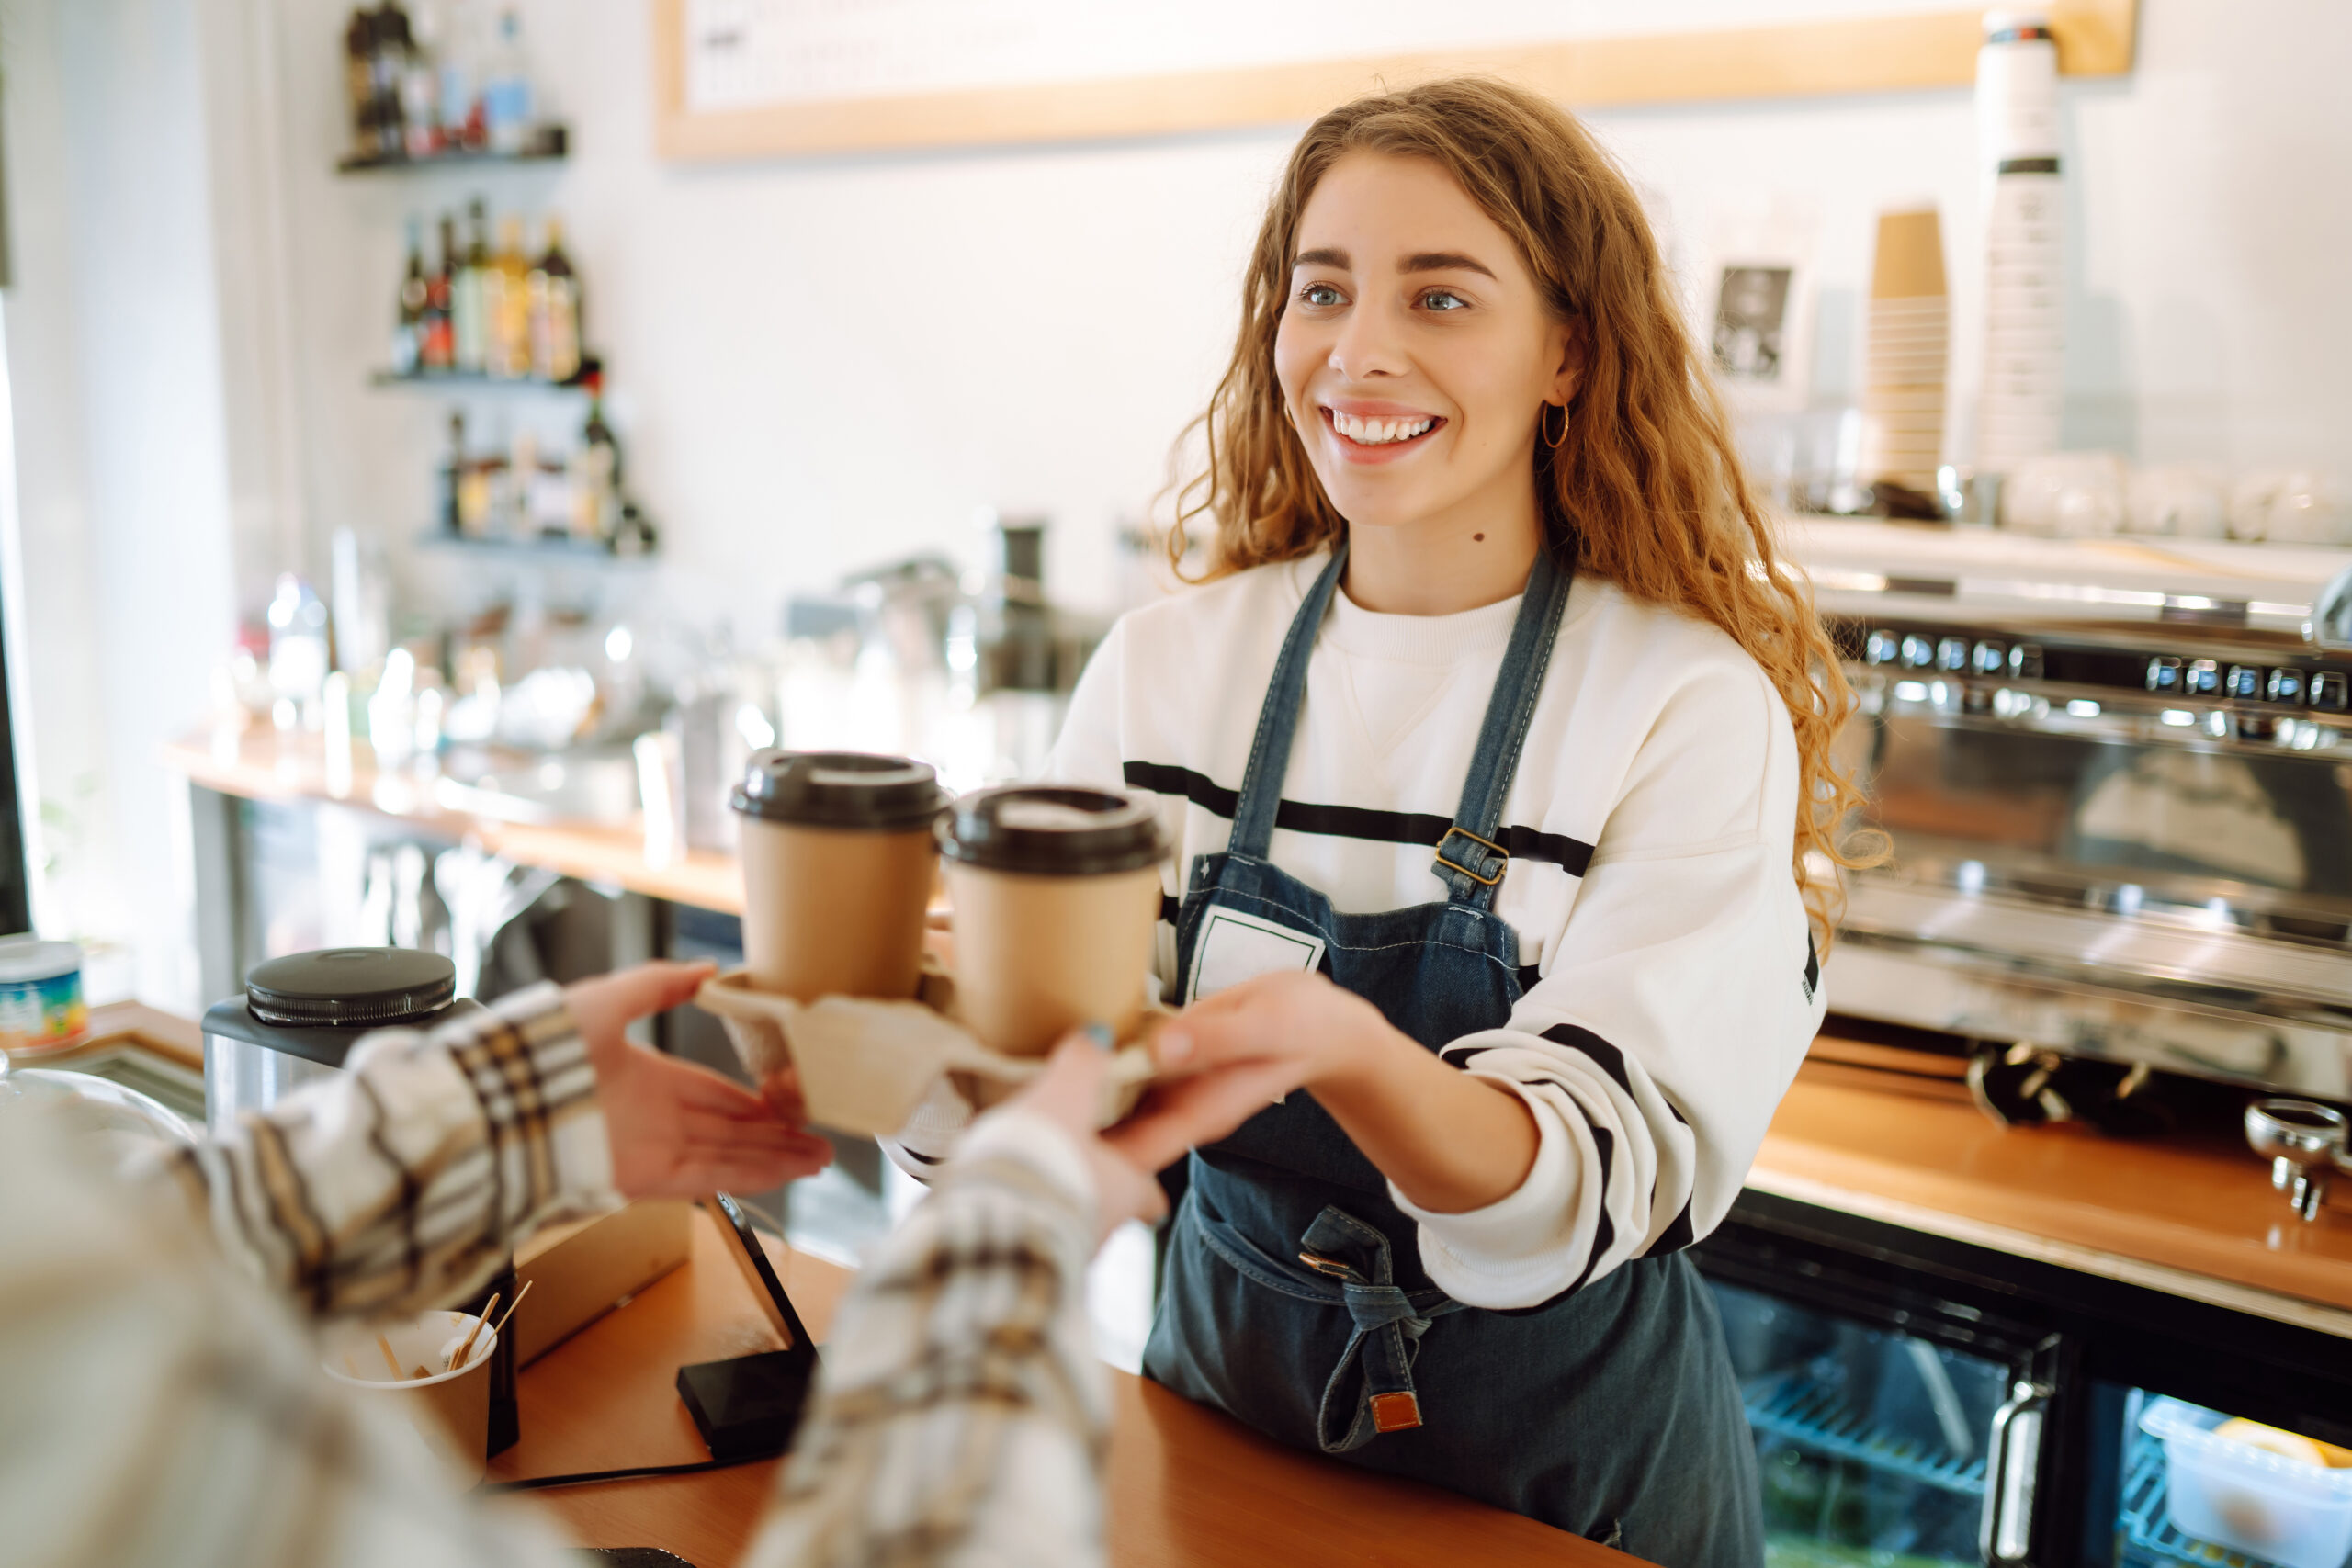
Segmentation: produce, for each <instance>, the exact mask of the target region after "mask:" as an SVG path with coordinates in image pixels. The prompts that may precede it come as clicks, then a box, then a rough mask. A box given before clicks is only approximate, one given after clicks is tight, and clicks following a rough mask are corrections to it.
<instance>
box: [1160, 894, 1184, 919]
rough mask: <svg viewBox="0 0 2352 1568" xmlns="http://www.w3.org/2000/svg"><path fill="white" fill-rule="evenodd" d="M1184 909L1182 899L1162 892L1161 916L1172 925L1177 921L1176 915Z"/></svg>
mask: <svg viewBox="0 0 2352 1568" xmlns="http://www.w3.org/2000/svg"><path fill="white" fill-rule="evenodd" d="M1183 909H1184V906H1183V903H1182V900H1180V899H1176V898H1171V897H1169V896H1168V895H1167V894H1165V893H1162V894H1161V895H1160V896H1159V918H1160V919H1163V920H1166V921H1167V922H1168V923H1169V924H1170V925H1171V926H1172V925H1174V924H1175V923H1176V917H1177V916H1178V915H1180V914H1182V912H1183Z"/></svg>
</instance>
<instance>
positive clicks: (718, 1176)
mask: <svg viewBox="0 0 2352 1568" xmlns="http://www.w3.org/2000/svg"><path fill="white" fill-rule="evenodd" d="M813 1142H814V1144H815V1145H816V1146H815V1147H813V1148H811V1147H807V1146H795V1147H793V1148H789V1149H780V1150H776V1151H775V1152H773V1153H770V1154H765V1155H707V1154H702V1153H699V1152H697V1154H696V1155H695V1157H694V1158H692V1159H689V1160H686V1161H684V1162H682V1163H681V1164H680V1165H679V1166H678V1167H677V1168H675V1169H673V1170H672V1171H671V1172H669V1173H668V1175H666V1176H664V1177H663V1178H662V1179H660V1180H658V1181H657V1182H655V1183H653V1184H652V1185H651V1186H650V1187H649V1189H648V1190H645V1191H641V1192H637V1193H632V1194H630V1196H632V1197H639V1198H701V1197H707V1196H708V1195H709V1194H710V1193H713V1192H759V1191H763V1190H766V1189H768V1188H771V1187H781V1186H783V1185H784V1184H785V1183H786V1182H787V1181H798V1180H800V1179H803V1178H806V1177H810V1176H814V1175H816V1174H817V1173H818V1172H819V1171H820V1170H822V1169H824V1168H825V1167H826V1166H827V1165H829V1164H831V1162H832V1157H833V1151H832V1146H831V1145H829V1144H827V1143H826V1142H825V1141H824V1140H823V1139H822V1138H818V1139H815V1140H813Z"/></svg>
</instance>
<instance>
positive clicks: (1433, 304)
mask: <svg viewBox="0 0 2352 1568" xmlns="http://www.w3.org/2000/svg"><path fill="white" fill-rule="evenodd" d="M1421 303H1422V304H1424V305H1427V306H1428V307H1429V308H1430V310H1464V309H1466V308H1467V307H1468V306H1469V303H1470V301H1468V300H1467V299H1464V298H1462V296H1461V295H1459V294H1455V293H1452V292H1450V291H1448V290H1446V289H1443V288H1432V289H1430V291H1429V292H1428V293H1427V294H1424V295H1422V296H1421Z"/></svg>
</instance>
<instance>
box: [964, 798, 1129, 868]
mask: <svg viewBox="0 0 2352 1568" xmlns="http://www.w3.org/2000/svg"><path fill="white" fill-rule="evenodd" d="M933 832H935V833H937V834H938V835H939V848H940V851H941V852H943V853H944V854H945V855H946V856H947V858H948V859H950V860H956V861H962V862H963V863H965V864H967V865H977V866H985V867H986V868H988V869H989V870H990V871H1017V872H1025V873H1028V874H1033V875H1040V876H1100V875H1103V874H1107V873H1110V872H1114V871H1134V870H1136V868H1138V867H1140V866H1147V865H1158V864H1159V863H1160V862H1161V861H1163V860H1166V859H1167V858H1168V840H1166V839H1165V838H1163V837H1162V836H1161V835H1160V831H1159V812H1158V811H1156V810H1155V809H1153V807H1152V805H1151V803H1150V802H1149V801H1148V800H1146V799H1144V798H1143V797H1142V796H1140V795H1122V794H1120V793H1119V792H1118V791H1116V790H1108V789H1081V788H1078V787H1075V786H1071V785H1065V784H1012V785H1010V786H1008V787H1006V788H1003V789H988V790H981V791H980V792H978V794H976V795H966V796H965V797H964V798H963V799H961V800H959V801H957V802H956V804H955V805H954V806H953V807H950V808H949V809H948V810H947V812H946V813H945V814H944V815H943V816H942V817H941V818H939V826H938V827H937V828H935V829H933Z"/></svg>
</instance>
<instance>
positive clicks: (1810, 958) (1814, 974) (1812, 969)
mask: <svg viewBox="0 0 2352 1568" xmlns="http://www.w3.org/2000/svg"><path fill="white" fill-rule="evenodd" d="M1820 988H1821V950H1820V949H1819V948H1817V947H1815V946H1814V945H1813V931H1812V929H1811V928H1810V927H1808V928H1806V931H1805V933H1804V999H1805V1000H1806V1001H1807V1002H1811V1001H1812V1000H1813V998H1814V993H1815V991H1817V990H1819V989H1820Z"/></svg>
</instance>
